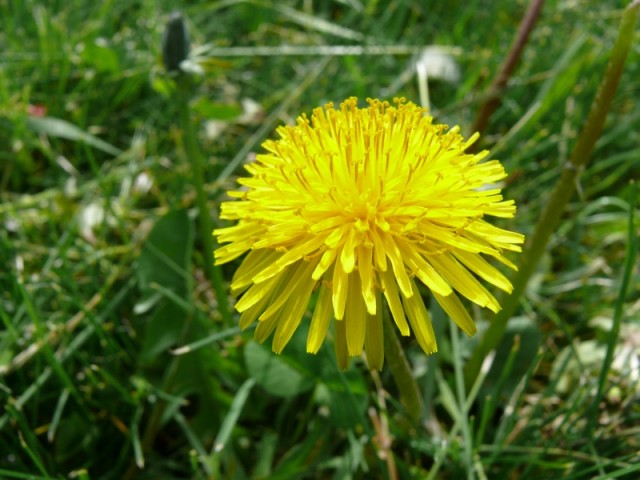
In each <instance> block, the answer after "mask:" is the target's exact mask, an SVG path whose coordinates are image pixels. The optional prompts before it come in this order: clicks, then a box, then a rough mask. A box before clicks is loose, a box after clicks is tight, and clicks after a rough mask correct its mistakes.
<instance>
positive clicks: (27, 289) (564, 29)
mask: <svg viewBox="0 0 640 480" xmlns="http://www.w3.org/2000/svg"><path fill="white" fill-rule="evenodd" d="M625 5H626V2H624V1H614V0H609V1H601V2H595V1H587V0H583V1H581V0H573V1H572V0H565V1H561V0H555V1H548V2H547V3H546V5H545V6H544V8H543V11H542V14H541V17H540V19H539V21H538V24H537V25H536V27H535V29H534V31H533V33H532V35H531V38H530V41H529V44H528V45H527V47H526V48H525V50H524V53H523V56H522V58H521V61H520V63H519V65H518V69H517V70H516V72H515V74H514V76H513V77H512V78H511V80H510V81H509V84H508V88H507V90H506V92H505V93H504V95H503V98H502V103H501V106H500V107H499V109H498V110H497V111H496V113H495V114H494V115H493V117H492V118H491V122H490V124H489V127H488V130H487V132H486V134H485V136H484V137H483V139H482V145H483V146H484V147H488V148H491V150H492V154H493V155H494V157H495V158H499V159H501V160H502V161H503V163H504V165H505V167H506V169H507V171H508V172H510V177H509V179H508V180H507V182H506V183H507V185H506V190H505V194H506V196H507V198H513V199H515V200H516V202H517V204H518V206H519V213H518V215H517V217H516V218H515V219H513V220H512V221H509V222H508V223H506V222H505V225H506V226H508V227H509V228H510V229H514V230H517V231H520V232H523V233H525V234H528V233H530V232H531V231H532V229H533V226H534V225H535V222H536V220H537V218H538V216H539V215H540V212H541V210H542V207H543V206H544V203H545V200H546V198H547V197H548V194H549V192H550V190H551V189H552V187H553V184H554V181H555V180H556V179H557V177H558V176H559V173H560V172H561V169H562V168H563V164H564V163H565V162H566V160H567V158H568V155H569V153H570V151H571V148H572V146H573V144H574V143H575V140H576V137H577V134H578V133H579V131H580V128H581V127H582V125H583V123H584V120H585V118H586V116H587V113H588V111H589V106H590V104H591V101H592V99H593V97H594V94H595V91H596V88H597V85H598V83H599V82H600V79H601V78H602V75H603V72H604V68H605V65H606V62H607V60H608V56H609V53H610V50H611V47H612V45H613V41H614V39H615V36H616V33H617V30H618V26H619V23H620V18H621V13H622V8H623V7H624V6H625ZM526 7H527V5H526V2H524V1H511V0H509V1H507V0H501V1H492V2H461V1H456V0H451V1H448V2H435V1H431V2H415V1H413V2H412V1H403V0H393V1H390V2H378V1H375V0H371V1H365V0H334V1H326V2H311V1H306V0H305V1H287V2H268V1H261V0H256V1H240V0H227V1H217V2H213V1H209V2H206V1H193V2H170V1H168V0H128V1H105V2H91V1H86V0H66V1H64V2H63V1H56V0H49V1H36V0H25V1H17V0H4V1H0V17H1V18H2V19H3V28H2V29H1V31H0V47H1V48H2V52H3V54H2V57H0V202H1V203H0V220H1V222H2V227H1V228H0V319H1V320H2V325H3V327H4V328H3V329H2V330H0V405H2V408H0V477H3V478H96V479H97V478H100V479H102V478H104V479H121V478H134V477H135V478H163V479H164V478H224V479H245V478H251V479H259V478H265V479H266V478H269V479H291V478H340V479H349V478H387V479H392V478H452V479H456V478H480V479H481V478H573V479H581V478H602V479H604V478H607V479H609V478H629V479H631V478H637V476H638V475H639V473H638V472H640V455H639V453H638V452H640V427H639V425H640V401H639V400H640V394H639V388H638V385H639V382H640V359H639V357H638V348H639V346H640V288H639V286H638V285H640V282H639V281H638V280H639V279H638V275H639V274H638V268H637V265H636V266H635V267H636V268H635V270H634V277H633V281H632V282H631V288H630V292H629V294H628V295H626V296H623V297H620V295H619V294H620V289H621V282H620V279H621V276H622V271H623V268H624V265H625V261H629V257H628V256H625V246H626V243H627V238H628V237H629V233H630V232H631V233H633V232H635V231H637V229H638V224H637V223H636V225H629V209H630V208H633V205H631V207H630V204H629V180H630V179H632V178H638V174H639V173H640V163H639V162H638V158H639V156H640V147H639V145H640V111H639V110H638V108H637V105H638V101H639V100H640V84H639V83H638V81H637V79H638V78H640V62H639V61H638V60H639V53H640V34H638V33H637V32H636V35H635V37H636V38H635V40H636V41H635V42H634V45H633V51H632V52H631V55H630V58H629V60H628V62H627V66H626V69H625V72H624V74H623V77H622V81H621V84H620V87H619V90H618V93H617V94H616V97H615V100H614V104H613V107H612V112H611V114H610V115H609V118H608V121H607V123H606V126H605V133H604V135H603V136H602V138H601V139H600V140H599V142H598V144H597V147H596V151H595V154H594V158H593V160H592V162H591V163H590V164H589V166H588V167H587V168H586V169H585V170H584V172H582V176H581V179H580V183H579V185H578V192H579V195H576V196H575V197H574V198H573V200H572V203H571V204H570V207H569V209H568V211H567V212H566V214H565V216H564V217H563V221H562V224H561V226H560V228H558V229H557V231H556V232H555V235H554V237H553V239H552V241H551V244H550V245H549V248H548V250H547V253H546V255H545V257H544V259H543V261H542V262H541V264H540V265H539V267H538V270H537V273H536V275H535V276H534V278H533V279H532V281H531V283H530V284H529V287H528V290H527V293H526V295H525V297H524V298H523V299H522V302H521V309H520V312H519V316H517V317H515V318H513V319H511V321H510V323H509V328H508V332H507V335H506V336H505V338H504V340H503V342H502V344H501V345H500V347H499V348H498V350H497V351H496V353H495V356H494V357H492V358H493V363H487V365H486V368H484V369H483V370H482V372H481V376H480V378H479V379H478V380H477V381H476V382H475V385H474V386H473V388H472V389H471V390H470V391H466V393H465V391H464V390H463V391H460V389H456V388H455V387H454V385H455V384H456V383H455V382H456V380H460V378H459V375H458V377H456V373H454V371H455V369H454V365H456V364H459V363H462V362H464V360H465V358H467V357H468V355H469V352H470V351H471V350H472V348H473V345H474V342H477V339H476V338H464V336H463V335H459V334H458V332H457V331H455V330H453V331H450V329H449V328H448V326H447V325H448V320H447V318H445V316H444V315H443V314H442V312H439V311H437V310H436V309H434V311H433V314H434V318H435V323H436V331H437V335H438V342H439V345H440V352H439V353H438V354H436V355H434V356H432V357H426V356H424V355H423V354H422V352H421V351H420V349H419V348H418V347H417V345H416V344H415V343H414V341H413V340H412V339H405V341H404V346H405V349H406V352H407V354H408V356H409V358H410V361H411V362H412V365H413V367H414V371H415V375H416V377H417V378H418V381H419V384H420V386H421V388H422V389H423V395H424V398H425V401H426V405H427V409H426V413H425V417H424V418H423V421H422V422H421V423H420V424H412V423H411V422H409V420H408V419H409V417H408V416H407V414H406V412H405V411H404V409H403V407H402V405H400V404H399V402H398V400H397V395H396V393H397V392H396V391H395V387H394V383H393V381H392V379H391V378H390V376H389V373H388V372H387V371H386V370H383V371H382V372H381V373H380V374H377V373H375V372H373V373H370V372H369V371H368V370H367V369H366V368H365V366H364V364H363V362H362V361H356V362H354V365H352V367H351V369H350V370H348V371H346V372H341V371H339V370H338V368H337V366H336V364H335V360H334V356H333V345H332V343H331V341H328V342H326V343H325V346H324V347H323V349H322V350H321V352H320V353H319V354H318V355H317V356H309V355H307V354H306V353H304V339H305V332H303V331H299V332H298V333H297V334H296V336H295V338H294V340H293V341H292V344H290V346H289V347H287V349H286V351H285V353H284V354H283V355H282V356H280V357H276V356H274V355H272V354H271V352H270V349H269V345H266V346H261V345H258V344H256V343H254V342H253V341H252V340H251V333H250V332H244V333H241V332H239V330H238V328H237V327H235V326H234V325H229V324H225V323H224V322H223V319H222V318H221V316H220V314H219V312H218V309H217V304H216V301H215V297H214V295H213V290H212V287H211V285H210V284H209V282H208V281H207V279H206V278H207V277H206V275H205V269H204V267H205V264H204V261H203V248H202V239H201V238H200V235H199V234H197V233H195V232H198V229H197V228H196V227H197V226H196V225H195V222H196V216H197V214H196V209H195V192H194V190H193V187H192V183H191V171H190V166H189V161H188V159H187V158H185V155H184V149H183V136H184V135H183V134H184V132H183V130H182V128H181V127H180V126H179V125H178V124H177V123H176V118H177V117H178V110H177V106H176V102H175V94H174V93H173V90H172V84H171V80H170V79H168V78H167V76H166V75H165V74H164V72H163V69H162V67H161V63H160V56H161V55H160V43H161V36H162V31H163V28H164V22H165V21H166V19H167V16H168V14H169V12H170V11H171V10H172V9H174V8H180V9H182V10H183V12H184V13H185V14H186V16H187V17H188V19H189V27H190V32H191V38H192V43H193V45H192V47H193V51H192V53H193V54H194V55H195V56H197V57H198V58H196V59H194V60H196V61H197V63H199V65H201V66H202V67H203V69H204V71H203V73H202V75H200V77H199V79H198V81H197V85H196V88H195V90H194V94H193V98H192V103H191V106H192V109H193V121H194V122H195V124H196V125H197V126H198V132H199V138H200V141H201V144H202V146H203V151H204V152H206V161H207V171H206V175H207V185H206V186H207V192H208V194H209V201H210V202H209V205H210V210H211V214H212V215H213V216H215V215H217V211H218V205H219V202H220V200H221V199H223V198H224V195H223V194H224V191H225V189H227V188H229V187H231V186H232V185H233V184H234V177H235V176H236V175H239V174H241V173H242V169H241V168H239V167H240V164H241V163H242V162H244V161H246V160H250V159H251V158H252V156H253V155H254V154H255V152H257V151H259V144H260V142H261V141H262V140H263V139H265V138H267V137H269V136H270V135H272V131H273V130H274V128H275V126H277V125H278V124H281V123H285V122H291V121H292V120H293V119H294V118H295V117H296V116H297V115H298V114H299V113H301V112H309V111H310V110H311V109H312V108H313V107H315V106H318V105H322V104H324V103H326V102H327V101H340V100H342V99H344V98H346V97H348V96H352V95H356V96H358V97H360V98H362V99H364V98H366V97H384V98H392V97H394V96H405V97H407V98H409V99H411V100H413V101H416V102H418V101H420V89H419V85H420V79H419V78H417V76H416V68H415V65H416V63H419V64H421V65H425V66H426V67H427V71H429V72H430V73H431V77H430V80H429V83H428V86H429V93H430V98H431V107H432V111H433V114H434V115H435V117H436V118H437V119H438V120H439V121H440V122H442V123H448V124H450V125H454V124H459V125H461V127H462V130H463V132H465V133H466V134H469V133H471V132H470V131H469V129H470V126H471V125H472V123H473V120H474V117H475V114H476V112H477V111H478V108H479V106H480V104H481V103H482V102H483V100H484V98H485V96H484V92H485V91H486V88H487V87H488V85H489V84H490V82H491V79H492V78H493V76H494V75H495V72H496V71H497V70H498V68H499V65H500V64H501V62H502V60H503V59H504V57H505V55H506V53H507V52H508V49H509V45H510V43H511V41H512V39H513V37H514V35H515V32H516V30H517V27H518V24H519V22H520V20H521V18H522V16H523V14H524V11H525V10H526ZM431 45H437V46H442V47H447V48H446V50H445V54H438V55H434V54H433V52H432V53H431V54H428V55H424V54H423V53H421V49H422V48H423V47H425V46H431ZM284 46H297V47H305V50H304V51H303V52H297V53H298V54H295V55H290V54H289V53H292V52H291V51H289V50H285V49H284ZM330 46H363V47H367V48H369V47H376V48H377V47H380V48H377V50H375V51H369V52H367V53H366V54H361V53H362V52H360V54H358V52H353V51H352V52H351V53H352V54H349V55H332V54H331V53H336V51H335V50H330V49H329V51H328V49H327V47H330ZM399 46H401V47H402V48H396V47H399ZM226 47H234V48H235V47H247V50H244V51H239V52H238V51H237V50H236V53H237V54H238V55H237V56H223V54H224V53H227V54H228V53H229V51H228V50H227V51H225V50H224V48H226ZM256 47H271V48H263V49H257V48H256ZM220 49H223V50H220ZM423 85H424V83H423ZM636 217H637V216H636ZM216 221H217V220H216ZM632 237H633V235H632ZM234 268H235V267H234V265H229V266H225V270H224V274H225V278H230V276H231V274H232V273H233V270H234ZM616 305H618V307H619V308H621V311H622V312H623V324H622V327H621V331H620V334H619V338H612V337H611V335H614V334H615V331H614V332H613V333H611V332H612V329H611V325H612V318H613V312H614V307H615V306H616ZM474 315H475V318H476V320H477V322H478V323H479V325H480V327H481V328H483V327H485V326H486V318H487V315H486V312H484V311H480V310H474ZM609 342H615V345H617V347H616V349H615V353H614V362H613V364H612V366H611V368H609V369H608V371H604V372H602V371H601V366H602V365H603V359H604V356H605V352H606V345H607V344H608V343H609ZM452 345H455V348H453V347H452ZM185 346H187V348H182V347H185ZM458 373H459V372H458ZM598 388H604V392H605V394H604V397H603V400H602V402H600V403H595V404H594V402H593V399H594V397H595V396H596V391H597V390H598ZM396 475H397V477H396Z"/></svg>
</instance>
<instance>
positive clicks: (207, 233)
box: [176, 73, 232, 326]
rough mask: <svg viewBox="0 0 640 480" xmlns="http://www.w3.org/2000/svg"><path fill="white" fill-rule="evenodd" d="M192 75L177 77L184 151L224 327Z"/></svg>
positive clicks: (225, 308) (225, 306)
mask: <svg viewBox="0 0 640 480" xmlns="http://www.w3.org/2000/svg"><path fill="white" fill-rule="evenodd" d="M191 85H192V82H191V78H190V77H189V76H188V75H187V74H185V73H180V74H179V75H178V77H177V79H176V86H177V97H178V98H177V103H178V110H179V116H180V125H181V126H182V131H183V133H184V139H183V141H184V150H185V154H186V156H187V158H188V159H189V161H190V162H191V169H192V172H193V185H194V187H195V189H196V205H197V207H198V220H199V225H200V238H201V239H202V243H203V247H204V263H205V272H206V274H207V277H208V278H209V281H210V282H211V284H212V285H213V289H214V292H215V294H216V300H217V301H218V311H219V312H220V315H221V316H222V320H223V323H224V325H225V326H230V325H231V322H232V320H231V314H230V312H229V302H228V300H227V294H226V288H225V283H224V278H223V276H222V272H221V270H220V267H218V266H216V265H214V258H213V251H214V249H215V243H214V239H213V236H212V235H211V232H213V223H212V221H211V216H210V214H209V211H210V210H209V207H208V206H207V195H206V192H205V190H204V184H205V172H204V169H205V167H204V160H203V158H202V153H201V152H200V148H199V146H198V140H197V139H196V134H195V131H194V127H193V124H192V122H191V115H190V110H189V97H190V92H191Z"/></svg>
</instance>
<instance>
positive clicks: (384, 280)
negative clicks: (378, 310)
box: [378, 271, 411, 337]
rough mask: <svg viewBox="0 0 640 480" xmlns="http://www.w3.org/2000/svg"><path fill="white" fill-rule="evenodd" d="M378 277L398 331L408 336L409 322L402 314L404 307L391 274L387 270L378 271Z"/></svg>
mask: <svg viewBox="0 0 640 480" xmlns="http://www.w3.org/2000/svg"><path fill="white" fill-rule="evenodd" d="M378 278H380V283H381V286H382V292H383V293H384V296H385V298H386V299H387V304H388V305H389V310H391V315H392V316H393V320H394V321H395V322H396V325H397V326H398V329H399V330H400V333H401V334H402V335H404V336H405V337H406V336H409V335H410V334H411V332H410V331H409V324H408V323H407V319H406V318H405V316H404V307H403V306H402V302H400V296H399V295H398V287H397V285H396V280H395V278H394V277H393V274H392V273H391V272H389V271H386V272H380V273H379V274H378Z"/></svg>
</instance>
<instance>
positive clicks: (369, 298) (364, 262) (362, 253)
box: [357, 245, 376, 315]
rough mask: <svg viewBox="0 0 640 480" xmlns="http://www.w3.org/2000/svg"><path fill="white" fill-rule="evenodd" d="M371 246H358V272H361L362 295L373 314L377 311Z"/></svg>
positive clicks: (370, 312) (368, 310)
mask: <svg viewBox="0 0 640 480" xmlns="http://www.w3.org/2000/svg"><path fill="white" fill-rule="evenodd" d="M371 253H372V252H371V248H367V247H365V246H364V245H360V246H359V247H358V248H357V254H358V272H359V273H360V283H361V284H362V297H363V298H364V302H365V304H366V305H367V312H369V314H371V315H375V313H376V295H375V291H374V287H373V285H374V273H373V265H372V264H371Z"/></svg>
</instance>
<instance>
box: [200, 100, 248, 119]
mask: <svg viewBox="0 0 640 480" xmlns="http://www.w3.org/2000/svg"><path fill="white" fill-rule="evenodd" d="M192 107H193V110H195V111H196V112H198V113H199V114H200V115H202V116H203V117H206V118H209V119H215V120H232V119H234V118H236V117H239V116H240V115H242V107H240V106H238V105H223V104H220V103H215V102H212V101H211V100H209V99H208V98H206V97H201V98H200V99H198V100H197V101H196V102H195V103H194V104H193V106H192Z"/></svg>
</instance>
